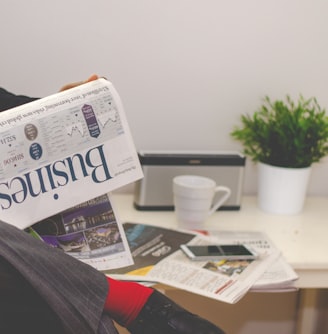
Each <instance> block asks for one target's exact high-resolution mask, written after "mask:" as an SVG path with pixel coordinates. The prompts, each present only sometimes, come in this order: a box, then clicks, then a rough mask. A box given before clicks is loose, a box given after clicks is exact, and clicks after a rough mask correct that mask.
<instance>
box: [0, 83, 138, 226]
mask: <svg viewBox="0 0 328 334" xmlns="http://www.w3.org/2000/svg"><path fill="white" fill-rule="evenodd" d="M0 143H1V145H0V150H1V151H0V154H1V160H0V208H1V219H2V220H4V221H6V222H8V223H10V224H13V225H16V226H17V227H19V228H22V229H24V228H26V227H28V226H30V225H32V224H33V223H36V222H39V221H41V220H42V219H44V218H47V217H49V216H51V215H54V214H57V213H59V212H61V211H63V210H65V209H68V208H70V207H73V206H75V205H78V204H80V203H82V202H85V201H88V200H90V199H93V198H96V197H97V196H100V195H103V194H105V193H108V192H110V191H112V190H114V189H116V188H118V187H121V186H123V185H125V184H128V183H131V182H134V181H136V180H138V179H140V178H141V177H142V176H143V174H142V169H141V166H140V163H139V159H138V156H137V152H136V150H135V147H134V143H133V141H132V137H131V134H130V130H129V127H128V123H127V120H126V116H125V113H124V110H123V106H122V103H121V100H120V97H119V95H118V93H117V91H116V90H115V88H114V86H113V85H112V83H110V82H109V81H107V80H105V79H99V80H96V81H93V82H89V83H86V84H84V85H81V86H78V87H75V88H73V89H69V90H67V91H64V92H60V93H57V94H54V95H51V96H48V97H45V98H42V99H40V100H37V101H34V102H31V103H28V104H25V105H22V106H19V107H17V108H13V109H11V110H7V111H5V112H2V113H0Z"/></svg>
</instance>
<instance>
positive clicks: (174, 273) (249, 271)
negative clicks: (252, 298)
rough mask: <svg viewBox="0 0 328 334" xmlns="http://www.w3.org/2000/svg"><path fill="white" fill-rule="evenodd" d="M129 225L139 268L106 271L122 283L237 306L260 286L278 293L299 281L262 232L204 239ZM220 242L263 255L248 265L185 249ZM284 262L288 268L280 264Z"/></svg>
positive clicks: (212, 235) (210, 235)
mask: <svg viewBox="0 0 328 334" xmlns="http://www.w3.org/2000/svg"><path fill="white" fill-rule="evenodd" d="M123 227H124V230H125V233H126V236H127V239H128V243H129V245H130V249H131V252H132V256H133V259H134V265H131V266H127V267H125V268H120V269H119V270H109V271H106V274H108V275H111V276H114V277H116V278H119V279H125V280H139V281H150V282H157V283H162V284H167V285H170V286H173V287H176V288H179V289H184V290H187V291H190V292H194V293H197V294H199V295H203V296H206V297H209V298H213V299H216V300H220V301H224V302H227V303H235V302H237V301H238V300H239V299H240V298H242V297H243V296H244V295H245V294H246V293H247V292H248V291H249V290H251V289H254V287H257V289H261V290H262V291H263V290H264V289H266V290H267V291H274V290H273V287H274V286H275V287H276V288H278V287H279V289H282V288H283V287H286V286H289V287H290V285H291V283H292V282H293V281H294V280H295V279H297V276H296V274H295V273H294V271H293V270H292V269H291V268H290V267H289V266H288V265H287V263H285V262H284V261H283V259H282V258H281V254H280V252H279V251H278V250H277V249H276V247H275V246H274V245H273V244H272V242H271V241H270V240H269V239H268V238H267V237H266V236H265V235H264V234H262V233H257V232H255V233H252V232H239V233H235V232H229V231H226V232H224V233H223V232H219V233H217V232H216V231H210V232H209V233H208V235H207V236H204V235H202V234H198V233H192V232H186V231H179V230H171V229H165V228H161V227H157V226H151V225H143V224H135V223H124V224H123ZM217 242H220V243H226V244H230V243H245V244H251V245H252V247H253V248H254V249H255V250H256V251H257V253H258V254H259V255H260V257H259V259H257V260H247V261H245V260H243V261H228V260H225V261H219V262H214V261H191V260H190V259H188V258H187V257H186V256H185V255H184V254H183V253H182V251H181V250H180V247H179V246H180V244H182V243H189V244H198V245H206V244H213V243H217ZM279 262H280V263H281V264H283V265H284V266H282V265H279V266H278V265H277V263H279ZM273 268H275V271H273Z"/></svg>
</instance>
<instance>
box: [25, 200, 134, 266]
mask: <svg viewBox="0 0 328 334" xmlns="http://www.w3.org/2000/svg"><path fill="white" fill-rule="evenodd" d="M27 232H30V233H31V234H32V235H33V236H35V237H37V238H39V239H41V240H43V241H44V242H46V243H48V244H49V245H50V246H52V247H55V248H59V249H61V250H62V251H64V252H65V253H67V254H68V255H71V256H73V257H75V258H76V259H78V260H80V261H82V262H85V263H87V264H89V265H91V266H93V267H94V268H96V269H97V270H101V271H103V270H108V269H113V268H121V267H126V266H129V265H132V264H133V258H132V255H131V252H130V249H129V245H128V242H127V239H126V236H125V233H124V230H123V227H122V224H121V222H120V221H119V217H118V215H117V214H116V212H115V203H114V202H113V199H112V196H111V194H105V195H101V196H98V197H96V198H94V199H92V200H89V201H86V202H84V203H81V204H79V205H77V206H75V207H71V208H69V209H67V210H65V211H63V212H61V213H58V214H56V215H53V216H51V217H48V218H46V219H44V220H42V221H41V222H39V223H36V224H34V225H32V227H29V228H28V229H27Z"/></svg>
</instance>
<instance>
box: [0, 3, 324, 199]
mask: <svg viewBox="0 0 328 334" xmlns="http://www.w3.org/2000/svg"><path fill="white" fill-rule="evenodd" d="M327 12H328V2H327V1H325V0H271V1H269V0H231V1H226V0H165V1H164V0H138V1H135V0H97V1H85V0H84V1H83V0H65V1H64V0H56V1H51V2H50V1H43V0H30V1H19V0H2V2H1V12H0V18H1V19H0V29H1V65H0V66H1V71H0V73H1V75H0V86H3V87H5V88H7V89H10V90H12V91H14V92H18V93H24V94H29V95H35V96H44V95H47V94H50V93H53V92H55V91H57V89H58V88H59V87H60V86H61V85H62V84H64V83H66V82H71V81H75V80H79V79H83V78H86V77H87V76H88V75H89V74H92V73H98V74H100V75H103V76H106V77H107V78H108V79H110V80H111V81H112V82H113V83H114V85H115V86H116V88H117V89H118V91H119V93H120V95H121V97H122V99H123V103H124V105H125V109H126V112H127V115H128V119H129V123H130V126H131V129H132V132H133V135H134V139H135V142H136V146H137V148H138V149H152V150H153V149H168V150H170V149H171V150H172V149H180V150H181V149H197V150H203V149H204V150H231V149H240V145H239V143H236V142H234V141H232V139H231V138H230V136H229V133H230V131H231V129H232V127H233V126H234V125H235V124H239V119H240V114H241V113H245V112H252V111H253V110H254V109H256V108H257V107H258V106H259V104H260V102H261V99H262V98H263V97H264V95H270V97H272V98H283V97H284V96H285V95H286V94H287V93H288V94H290V95H292V96H294V97H295V96H296V97H297V96H298V94H300V93H302V94H303V95H304V96H305V97H311V96H316V97H317V99H318V101H319V103H320V104H321V105H322V107H324V108H327V107H328V94H327V92H328V88H327V87H328V79H327V78H328V38H327V35H328V20H327ZM327 170H328V161H327V159H325V160H324V162H323V163H321V164H320V165H316V166H315V167H314V172H313V174H312V179H311V184H310V189H309V192H310V193H311V194H323V195H327V194H328V178H327V177H325V174H326V173H327ZM255 176H256V168H255V166H253V165H252V164H251V163H249V164H248V166H247V172H246V182H245V191H246V192H248V193H250V192H251V193H252V192H254V191H255V189H256V187H255V186H256V178H255Z"/></svg>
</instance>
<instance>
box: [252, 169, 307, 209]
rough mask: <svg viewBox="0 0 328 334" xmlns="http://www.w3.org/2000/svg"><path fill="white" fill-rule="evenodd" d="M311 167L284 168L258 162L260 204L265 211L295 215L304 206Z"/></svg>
mask: <svg viewBox="0 0 328 334" xmlns="http://www.w3.org/2000/svg"><path fill="white" fill-rule="evenodd" d="M310 174H311V167H307V168H284V167H275V166H271V165H267V164H263V163H258V205H259V208H260V209H261V210H263V211H265V212H268V213H273V214H281V215H283V214H286V215H293V214H297V213H300V212H301V211H302V209H303V206H304V201H305V197H306V193H307V187H308V181H309V178H310Z"/></svg>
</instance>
